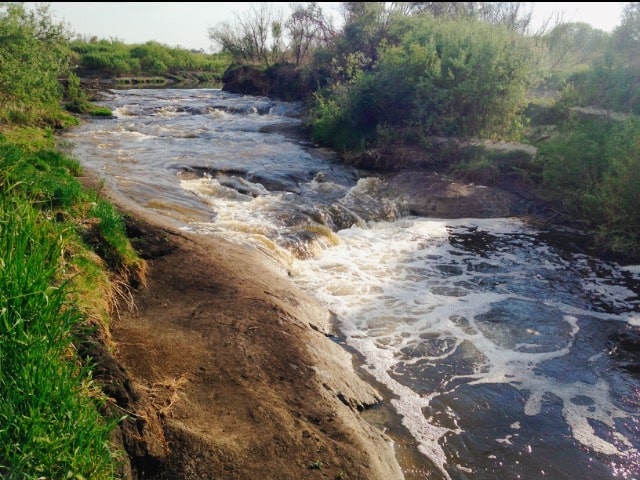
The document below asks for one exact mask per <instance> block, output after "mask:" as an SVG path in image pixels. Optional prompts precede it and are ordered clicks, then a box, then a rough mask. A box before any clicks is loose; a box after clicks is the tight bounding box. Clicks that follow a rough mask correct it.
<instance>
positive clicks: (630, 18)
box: [613, 2, 640, 66]
mask: <svg viewBox="0 0 640 480" xmlns="http://www.w3.org/2000/svg"><path fill="white" fill-rule="evenodd" d="M613 35H614V44H615V46H616V50H617V53H618V54H619V55H620V56H621V57H623V59H624V61H625V63H627V64H628V65H635V66H640V59H638V52H639V51H640V2H629V3H628V4H627V5H625V7H624V10H623V11H622V18H621V21H620V26H619V27H617V28H616V29H615V31H614V33H613Z"/></svg>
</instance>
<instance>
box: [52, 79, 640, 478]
mask: <svg viewBox="0 0 640 480" xmlns="http://www.w3.org/2000/svg"><path fill="white" fill-rule="evenodd" d="M100 103H101V104H103V105H106V106H108V107H110V108H111V109H112V110H113V112H114V116H115V118H113V119H94V120H88V121H86V122H84V123H83V124H82V125H80V126H78V127H75V128H74V129H73V130H71V131H68V132H65V133H64V134H63V135H62V140H63V141H64V142H66V145H67V146H68V148H69V149H70V152H71V154H72V155H73V156H74V157H75V158H77V159H78V160H79V161H80V162H81V164H82V165H83V167H84V168H87V169H91V170H92V171H94V172H96V173H97V174H98V175H99V176H100V178H102V179H103V180H104V182H106V183H107V184H108V185H109V187H110V188H112V189H114V190H115V191H117V192H118V193H119V194H120V195H122V196H123V198H126V199H128V201H130V202H133V203H134V204H135V205H137V206H138V207H139V208H142V209H145V210H146V211H148V212H150V213H152V214H153V215H155V216H156V217H157V218H160V219H162V220H163V221H165V222H166V223H168V224H171V225H172V226H175V227H178V228H181V229H184V230H187V231H191V232H195V233H199V234H202V235H222V236H224V237H226V238H227V239H231V240H234V241H237V242H239V243H242V244H245V245H247V246H248V247H249V248H254V249H258V250H260V251H261V252H263V253H264V254H265V255H266V256H268V257H269V258H271V259H272V261H273V262H276V263H277V265H279V266H280V268H281V269H282V271H283V274H284V275H288V276H289V278H290V279H291V281H292V282H293V283H294V284H296V285H298V286H299V287H300V288H302V289H303V290H305V291H306V292H308V293H310V294H311V295H312V296H314V297H315V298H317V299H318V300H319V301H320V302H321V303H322V304H324V305H326V307H327V308H328V309H329V310H331V311H332V312H333V313H334V314H335V319H336V327H337V329H338V331H339V333H340V335H339V339H338V340H339V341H340V342H342V343H343V344H344V345H345V347H346V348H348V349H350V350H351V351H353V352H355V353H357V355H358V357H359V358H360V359H361V362H362V368H363V369H364V370H365V371H366V372H367V374H368V375H370V376H371V378H374V379H375V380H376V381H377V382H379V383H380V384H381V385H384V388H385V391H386V392H388V398H387V399H386V401H387V402H388V403H389V405H390V406H391V407H392V408H393V410H394V411H395V416H394V417H393V418H397V419H398V420H397V421H398V423H399V424H398V425H397V428H395V429H394V428H393V426H389V428H390V430H394V431H399V430H402V431H403V432H406V433H407V434H408V435H410V436H411V438H412V439H413V441H414V443H415V445H416V450H417V452H416V455H417V456H418V457H420V458H421V459H423V460H422V465H421V466H420V467H419V468H416V469H415V470H412V471H407V472H406V477H407V479H418V478H425V479H426V478H429V479H455V480H459V479H460V480H461V479H469V480H480V479H497V478H499V479H502V480H510V479H525V480H532V479H553V480H569V479H571V480H573V479H598V480H606V479H636V480H637V479H640V452H639V449H640V360H639V351H640V333H639V331H640V266H621V265H618V264H615V263H608V262H604V261H600V260H597V259H595V258H592V257H589V256H587V255H584V254H581V253H578V252H573V251H571V250H570V249H569V248H566V247H564V246H563V245H562V244H560V243H559V242H557V241H554V240H553V238H554V237H553V236H552V235H550V232H544V231H538V230H536V229H534V228H532V227H531V226H528V225H527V224H526V223H524V222H523V221H522V220H520V219H518V218H498V219H474V218H466V219H443V218H421V217H415V216H411V215H408V214H407V212H406V211H405V209H404V207H403V202H402V199H400V198H385V197H384V196H383V195H382V194H381V192H382V191H383V189H382V188H381V185H382V180H380V179H379V178H376V177H375V176H372V175H371V174H370V173H366V172H362V171H358V170H356V169H353V168H350V167H348V166H345V165H342V164H341V163H340V162H339V159H338V157H337V156H336V155H335V154H334V153H333V152H331V151H329V150H324V149H321V148H316V147H315V146H313V145H312V144H310V143H309V142H308V141H307V140H305V139H302V138H300V137H296V136H294V135H290V134H288V133H287V132H289V131H290V130H291V129H290V128H289V127H295V126H296V125H298V124H299V122H300V120H299V119H298V117H297V115H298V113H300V105H297V104H294V103H284V102H278V101H272V100H270V99H266V98H258V97H250V96H241V95H234V94H230V93H226V92H222V91H221V90H217V89H135V90H122V91H115V92H112V93H111V94H109V95H107V96H106V98H105V99H104V101H102V102H100Z"/></svg>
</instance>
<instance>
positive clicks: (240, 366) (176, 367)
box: [96, 192, 406, 480]
mask: <svg viewBox="0 0 640 480" xmlns="http://www.w3.org/2000/svg"><path fill="white" fill-rule="evenodd" d="M105 194H106V196H107V197H109V200H110V201H111V202H113V203H114V205H116V206H117V207H118V208H119V209H120V211H121V212H122V213H123V214H124V215H125V218H126V219H127V224H128V232H129V234H130V237H131V240H132V243H133V244H134V246H135V247H136V249H137V250H138V252H139V254H140V255H141V256H142V257H143V258H145V259H146V261H147V262H148V267H149V269H148V276H147V281H146V285H142V286H139V287H138V288H137V289H133V288H132V289H131V294H132V300H133V305H135V308H134V309H132V310H130V311H122V312H119V313H118V315H117V316H116V317H115V318H114V319H113V320H112V323H111V326H110V331H109V336H108V338H109V341H108V342H107V344H106V345H105V346H106V348H105V349H103V351H104V350H106V351H107V352H112V353H111V355H109V354H105V355H103V356H102V359H103V361H102V364H101V365H99V366H98V367H99V368H98V370H99V372H100V374H99V375H97V376H96V379H97V381H99V382H102V383H103V384H104V385H105V391H106V392H107V393H108V394H110V395H111V396H112V397H113V396H115V397H116V398H114V402H115V403H116V404H117V407H114V408H115V411H116V412H119V413H120V414H121V413H122V412H125V413H126V414H127V418H125V420H123V421H122V422H121V423H120V426H119V429H118V432H116V437H117V438H118V440H117V441H118V443H120V445H121V446H122V448H123V449H124V450H125V451H126V454H127V457H128V458H127V459H125V462H124V466H123V475H124V477H125V478H132V479H137V478H145V479H150V478H153V479H164V478H181V479H201V478H218V477H220V476H222V477H224V478H227V479H246V478H265V479H266V478H278V479H291V480H294V479H296V480H297V479H300V478H330V479H338V478H345V479H346V478H348V479H362V480H365V479H366V480H375V479H380V480H393V479H401V478H406V477H404V476H403V473H402V471H401V468H400V465H399V463H398V461H397V459H396V456H395V452H394V445H393V442H392V440H391V438H390V437H389V436H387V435H385V434H384V433H383V432H382V431H381V430H380V429H379V428H377V427H376V426H374V425H373V424H372V423H371V422H369V421H368V420H366V418H365V415H363V413H362V412H363V411H366V410H367V409H369V408H371V407H373V406H375V405H380V404H381V403H384V402H386V401H387V400H388V399H385V398H383V397H382V396H381V395H380V393H379V392H378V391H377V390H376V389H375V388H373V386H372V385H371V384H370V383H367V382H365V381H364V380H363V379H362V378H361V377H360V376H358V375H357V374H356V371H355V366H354V364H353V362H352V357H351V355H350V354H349V353H348V352H347V351H346V350H344V349H343V348H342V347H340V346H339V345H338V344H337V343H336V342H335V341H333V340H332V339H331V334H332V333H333V332H332V325H331V315H330V313H329V312H328V311H327V310H326V309H325V308H323V307H322V306H320V305H319V304H318V303H316V302H315V301H314V300H313V299H311V298H309V297H308V296H307V295H306V294H304V293H303V292H301V291H300V290H298V289H297V288H295V287H294V286H293V285H292V284H291V283H290V282H289V281H288V280H287V278H286V274H285V273H284V272H282V271H280V270H279V268H278V267H276V266H275V265H273V264H272V263H271V261H270V260H268V259H267V258H265V257H264V255H263V254H260V253H259V252H258V251H253V250H250V249H247V248H246V247H242V246H238V245H236V244H233V243H230V242H227V241H226V240H224V239H222V238H217V237H205V236H198V235H192V234H186V233H184V232H181V231H178V230H175V229H174V228H172V227H171V226H168V225H161V224H158V223H156V219H154V218H150V217H149V216H148V215H147V214H145V213H144V212H142V211H136V210H135V208H134V207H133V206H132V205H129V204H127V203H125V202H123V200H122V199H118V198H117V197H114V196H113V195H111V196H110V195H109V194H108V192H105ZM104 358H108V359H109V361H104ZM114 392H117V394H115V395H114Z"/></svg>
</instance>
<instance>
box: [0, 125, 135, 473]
mask: <svg viewBox="0 0 640 480" xmlns="http://www.w3.org/2000/svg"><path fill="white" fill-rule="evenodd" d="M80 174H81V168H80V165H79V163H78V162H77V161H75V160H73V159H70V158H68V157H65V156H64V155H62V154H61V153H59V152H56V151H54V150H50V149H36V150H29V149H25V148H22V147H19V146H17V145H14V144H12V143H10V142H8V141H7V140H6V139H5V138H3V137H2V136H0V478H3V479H5V478H6V479H16V480H17V479H20V480H23V479H38V480H40V479H83V478H86V479H97V480H107V479H114V478H116V472H117V471H118V458H117V457H118V455H119V454H120V452H118V451H117V450H116V448H115V447H114V445H113V444H112V443H111V441H110V435H111V432H112V431H113V429H114V427H115V426H116V424H117V421H118V419H112V418H110V417H105V416H103V415H102V414H101V411H102V409H103V407H104V406H105V405H104V402H105V396H104V394H102V393H101V390H100V388H99V385H97V384H94V382H93V381H92V376H91V369H92V367H93V366H92V365H87V364H86V363H83V362H81V361H80V360H79V357H78V356H77V355H76V351H75V345H76V344H77V343H78V342H80V341H82V340H83V338H78V336H79V335H86V334H87V333H86V332H87V330H88V329H89V328H106V325H97V324H96V322H95V319H96V318H102V319H105V320H106V318H105V317H107V316H108V314H109V313H110V312H109V308H110V305H108V302H107V304H104V303H103V304H102V305H101V306H100V305H98V304H97V302H94V301H92V300H91V299H90V297H91V296H92V295H94V293H92V292H94V291H100V292H104V291H105V290H108V289H109V288H110V287H109V277H112V278H113V277H114V276H117V275H120V276H122V275H123V272H124V275H125V276H126V277H130V276H131V275H135V274H138V275H141V273H140V272H141V269H143V266H144V263H143V262H142V261H141V260H140V259H139V258H138V257H137V255H136V253H135V251H134V250H133V248H132V247H131V244H130V242H129V240H128V238H127V237H126V233H125V230H124V223H123V221H122V217H121V216H120V214H119V213H118V212H117V211H116V209H115V208H114V207H113V206H112V205H111V204H109V203H107V202H106V201H105V200H103V199H101V198H100V195H99V192H96V191H94V190H90V189H87V188H85V187H83V186H82V185H81V184H80V182H79V180H78V178H77V177H78V176H79V175H80ZM98 271H99V272H102V274H100V275H98V274H97V273H96V272H98ZM88 297H89V299H87V298H88ZM80 332H84V333H80Z"/></svg>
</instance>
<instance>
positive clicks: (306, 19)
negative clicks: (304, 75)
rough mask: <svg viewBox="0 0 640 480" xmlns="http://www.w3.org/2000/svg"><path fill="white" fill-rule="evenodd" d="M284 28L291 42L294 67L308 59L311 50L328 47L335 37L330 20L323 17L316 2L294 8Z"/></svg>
mask: <svg viewBox="0 0 640 480" xmlns="http://www.w3.org/2000/svg"><path fill="white" fill-rule="evenodd" d="M286 27H287V32H288V34H289V37H290V41H291V44H290V49H291V55H292V57H293V60H294V63H295V64H296V65H300V64H302V63H303V61H304V60H306V59H308V58H309V57H310V54H311V52H312V51H313V50H315V49H317V48H320V47H326V46H328V45H329V43H330V42H331V41H332V40H333V39H334V37H335V36H336V31H335V29H334V27H333V24H332V22H331V19H330V18H328V17H326V16H325V15H324V13H323V11H322V8H321V7H320V6H319V5H318V4H317V3H316V2H311V3H310V4H308V5H307V6H306V7H304V6H302V5H297V6H294V8H293V12H292V13H291V16H290V17H289V19H288V20H287V22H286Z"/></svg>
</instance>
